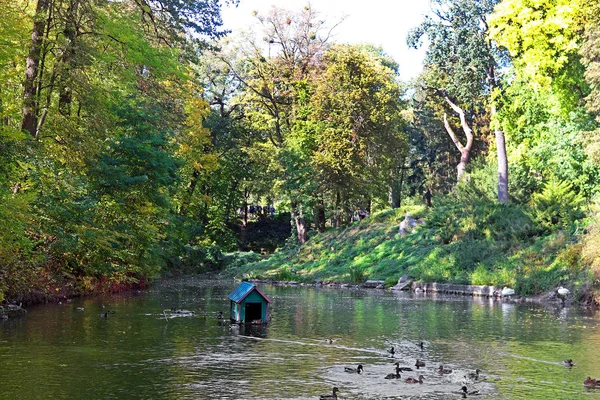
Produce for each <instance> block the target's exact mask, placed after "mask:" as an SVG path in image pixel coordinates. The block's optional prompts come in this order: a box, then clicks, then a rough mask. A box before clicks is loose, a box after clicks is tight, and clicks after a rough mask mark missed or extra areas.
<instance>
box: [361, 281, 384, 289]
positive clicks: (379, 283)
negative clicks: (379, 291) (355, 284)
mask: <svg viewBox="0 0 600 400" xmlns="http://www.w3.org/2000/svg"><path fill="white" fill-rule="evenodd" d="M384 285H385V281H374V280H368V281H366V282H365V283H363V287H365V288H368V289H375V288H377V286H384Z"/></svg>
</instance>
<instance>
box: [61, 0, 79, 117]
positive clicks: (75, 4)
mask: <svg viewBox="0 0 600 400" xmlns="http://www.w3.org/2000/svg"><path fill="white" fill-rule="evenodd" d="M78 8H79V1H75V0H71V2H70V4H69V8H68V9H67V19H66V21H65V28H64V30H63V33H64V35H65V38H66V39H67V45H66V47H65V50H64V52H63V55H62V57H61V62H62V64H63V65H64V72H63V74H64V76H63V77H62V80H61V81H62V82H63V83H62V87H61V89H60V95H59V97H58V111H59V112H60V113H61V115H63V116H69V115H71V103H72V102H73V91H72V89H71V88H70V87H69V86H70V74H71V69H72V66H73V65H72V64H73V60H74V58H75V41H76V40H77V25H76V21H77V12H78Z"/></svg>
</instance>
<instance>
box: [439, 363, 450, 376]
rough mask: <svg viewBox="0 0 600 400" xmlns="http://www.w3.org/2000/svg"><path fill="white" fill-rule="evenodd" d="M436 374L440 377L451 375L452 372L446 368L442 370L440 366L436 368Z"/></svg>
mask: <svg viewBox="0 0 600 400" xmlns="http://www.w3.org/2000/svg"><path fill="white" fill-rule="evenodd" d="M437 372H438V374H440V375H446V374H451V373H452V370H451V369H448V368H444V366H443V365H440V367H439V368H438V370H437Z"/></svg>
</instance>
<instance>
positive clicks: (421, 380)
mask: <svg viewBox="0 0 600 400" xmlns="http://www.w3.org/2000/svg"><path fill="white" fill-rule="evenodd" d="M423 379H425V378H424V377H423V375H419V379H415V378H406V379H405V380H404V382H406V383H423Z"/></svg>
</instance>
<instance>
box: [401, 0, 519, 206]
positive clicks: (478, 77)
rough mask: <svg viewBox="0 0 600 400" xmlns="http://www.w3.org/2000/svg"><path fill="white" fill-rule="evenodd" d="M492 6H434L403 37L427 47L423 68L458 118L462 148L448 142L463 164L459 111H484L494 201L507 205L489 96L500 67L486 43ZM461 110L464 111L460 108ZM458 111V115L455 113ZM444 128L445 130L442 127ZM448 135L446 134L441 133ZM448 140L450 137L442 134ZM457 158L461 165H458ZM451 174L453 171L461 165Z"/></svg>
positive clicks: (503, 160) (453, 2)
mask: <svg viewBox="0 0 600 400" xmlns="http://www.w3.org/2000/svg"><path fill="white" fill-rule="evenodd" d="M497 3H498V1H497V0H483V1H479V0H435V1H433V5H434V8H433V9H432V11H431V13H430V15H428V16H426V17H425V20H424V21H423V22H422V23H421V25H419V26H418V27H416V28H414V29H413V30H412V31H411V33H410V34H409V36H408V44H409V45H410V46H413V47H419V46H420V40H421V38H422V37H423V36H426V37H427V38H428V41H429V47H428V49H427V52H426V56H425V62H426V64H429V65H431V66H432V67H433V68H435V69H436V70H438V71H439V74H440V76H441V77H443V78H444V80H443V82H444V86H443V87H438V89H440V90H442V93H443V97H444V98H445V101H446V102H447V103H448V104H449V105H450V106H451V108H452V109H453V110H454V111H455V112H456V113H457V114H458V115H459V116H460V117H461V125H462V127H463V130H464V131H465V134H466V136H467V143H466V144H462V143H460V142H457V141H455V140H454V138H453V141H454V142H455V143H458V144H460V146H459V145H458V144H457V148H458V149H459V151H461V156H465V157H464V158H465V161H466V159H467V158H468V153H469V151H468V149H469V146H468V144H469V139H468V137H469V136H470V135H471V133H470V132H469V131H470V130H472V127H468V128H467V125H466V124H465V123H463V121H464V122H466V119H465V118H463V116H464V113H465V111H464V107H468V108H469V109H471V110H476V109H486V110H487V113H489V115H490V120H492V126H491V128H492V129H493V131H494V135H495V138H496V153H497V158H498V200H499V201H500V202H503V203H506V202H508V159H507V156H506V145H505V139H504V132H503V131H502V130H501V129H500V127H499V125H498V124H496V123H495V122H493V120H494V117H495V115H496V113H497V109H496V107H497V106H496V102H495V98H494V96H495V93H496V90H497V88H498V86H499V80H498V76H497V74H498V69H499V66H502V65H504V63H505V61H504V54H503V52H502V51H499V50H498V48H497V46H496V45H495V43H494V42H493V41H491V40H490V39H489V37H488V31H489V27H488V18H489V16H490V14H491V13H492V11H493V8H494V6H495V5H496V4H497ZM461 104H464V107H463V106H461ZM461 111H462V113H461ZM448 126H449V125H448V124H447V127H448ZM447 129H448V128H447ZM448 133H449V134H450V136H453V135H452V133H451V132H450V130H448ZM462 158H463V157H461V164H462V161H463V160H462ZM461 164H459V167H458V168H457V169H458V170H459V171H460V169H462V165H461Z"/></svg>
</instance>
